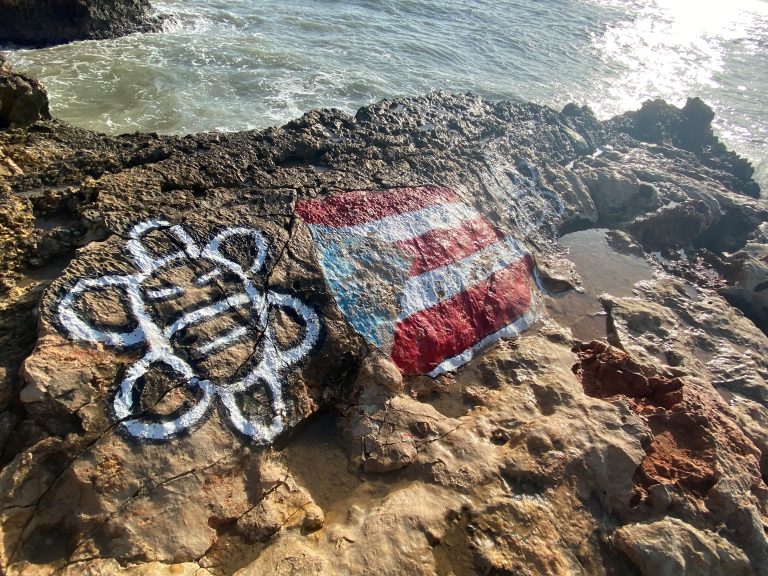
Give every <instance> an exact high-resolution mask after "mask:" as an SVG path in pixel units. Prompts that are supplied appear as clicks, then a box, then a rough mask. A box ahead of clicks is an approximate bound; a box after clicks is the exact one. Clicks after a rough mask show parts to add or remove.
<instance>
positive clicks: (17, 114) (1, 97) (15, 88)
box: [0, 6, 51, 177]
mask: <svg viewBox="0 0 768 576" xmlns="http://www.w3.org/2000/svg"><path fill="white" fill-rule="evenodd" d="M0 9H2V10H3V15H4V18H3V24H0V28H1V27H2V26H3V25H4V24H5V22H6V19H5V14H6V10H8V8H6V7H3V6H0ZM1 38H2V32H0V42H2V40H1ZM50 118H51V114H50V112H49V111H48V94H46V92H45V88H43V86H42V84H40V82H38V81H37V80H35V79H34V78H30V77H28V76H25V75H24V74H18V73H16V72H13V71H12V70H11V66H10V65H9V64H8V63H7V62H6V60H5V56H4V55H3V53H2V52H0V130H3V129H5V128H15V127H18V126H27V125H29V124H32V123H33V122H36V121H38V120H50ZM18 173H19V168H18V166H16V165H15V164H14V163H13V161H12V160H10V159H6V158H4V156H3V154H2V151H0V176H6V177H8V176H15V175H17V174H18Z"/></svg>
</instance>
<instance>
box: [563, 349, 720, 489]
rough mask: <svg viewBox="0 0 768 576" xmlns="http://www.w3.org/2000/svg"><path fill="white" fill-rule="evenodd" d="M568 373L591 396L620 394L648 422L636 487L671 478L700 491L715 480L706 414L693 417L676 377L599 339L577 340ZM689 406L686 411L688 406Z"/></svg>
mask: <svg viewBox="0 0 768 576" xmlns="http://www.w3.org/2000/svg"><path fill="white" fill-rule="evenodd" d="M573 351H574V352H575V353H576V355H577V357H578V359H579V361H578V362H577V363H576V364H574V365H573V368H572V370H573V373H574V374H576V376H577V377H578V378H579V380H580V381H581V384H582V386H583V387H584V392H585V393H587V394H588V395H590V396H593V397H596V398H614V397H617V396H624V397H626V398H627V399H628V400H629V406H630V408H631V409H632V410H633V411H635V412H636V413H637V414H638V415H640V416H641V417H643V418H644V419H645V421H646V422H647V423H648V426H649V427H650V429H651V431H652V432H653V438H652V439H651V442H650V444H649V445H648V446H647V447H646V448H645V451H646V456H645V457H644V458H643V461H642V462H641V464H640V467H639V468H638V470H637V473H636V475H635V481H636V482H637V484H638V487H639V488H640V493H639V494H638V496H639V497H642V495H643V493H644V489H646V488H649V487H650V486H653V485H655V484H670V485H674V486H676V487H678V488H679V489H681V490H683V491H684V492H686V493H688V494H692V495H695V496H699V497H703V496H704V495H706V493H707V492H708V491H709V490H710V488H712V486H714V484H715V482H716V481H717V475H716V472H715V461H716V458H715V441H714V437H713V436H712V434H711V433H710V431H709V430H708V429H707V428H706V426H705V424H706V422H707V419H706V418H703V419H702V418H696V417H695V415H694V414H693V412H695V410H693V409H692V407H691V406H689V403H687V402H686V401H685V397H684V394H683V380H682V379H681V378H680V377H674V376H667V375H659V374H658V373H657V370H656V369H655V368H653V367H650V366H644V365H642V364H638V363H637V362H635V361H634V360H632V358H630V356H629V354H627V353H626V352H624V351H623V350H621V349H619V348H615V347H613V346H610V345H608V344H606V343H604V342H599V341H592V342H590V343H588V344H580V345H578V346H576V347H575V348H574V349H573ZM688 408H691V413H689V412H687V409H688Z"/></svg>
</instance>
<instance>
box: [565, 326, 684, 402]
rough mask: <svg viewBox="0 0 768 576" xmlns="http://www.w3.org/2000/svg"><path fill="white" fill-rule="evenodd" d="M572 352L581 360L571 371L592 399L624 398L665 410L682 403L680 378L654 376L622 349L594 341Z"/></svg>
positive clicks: (577, 347)
mask: <svg viewBox="0 0 768 576" xmlns="http://www.w3.org/2000/svg"><path fill="white" fill-rule="evenodd" d="M573 351H574V352H575V353H576V356H577V357H578V359H579V361H578V362H577V363H576V364H574V365H573V367H572V370H573V373H574V374H576V376H577V377H578V378H579V380H581V384H582V386H584V392H586V393H587V394H588V395H589V396H594V397H596V398H610V397H613V396H619V395H621V396H627V397H629V398H634V399H638V400H641V399H642V401H644V402H647V403H650V404H652V405H654V406H663V407H665V408H670V407H672V406H674V405H675V404H677V403H678V402H680V401H681V400H682V391H681V389H682V387H683V382H682V380H681V379H680V378H676V377H668V376H659V375H655V374H653V372H652V370H650V369H648V368H647V367H645V366H642V365H640V364H638V363H637V362H635V361H634V360H632V359H631V358H630V357H629V355H628V354H627V353H626V352H624V351H623V350H621V349H619V348H614V347H613V346H609V345H608V344H606V343H604V342H600V341H597V340H593V341H592V342H590V343H588V344H580V345H578V346H576V347H575V348H574V349H573Z"/></svg>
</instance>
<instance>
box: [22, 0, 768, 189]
mask: <svg viewBox="0 0 768 576" xmlns="http://www.w3.org/2000/svg"><path fill="white" fill-rule="evenodd" d="M153 4H154V6H155V7H156V9H157V10H158V11H159V12H161V13H163V14H165V15H167V16H168V19H167V22H166V26H165V30H164V31H163V32H162V33H156V34H135V35H131V36H127V37H124V38H119V39H115V40H106V41H85V42H74V43H72V44H68V45H65V46H57V47H53V48H46V49H40V50H12V51H11V53H10V59H11V62H12V63H13V64H14V65H15V66H16V67H17V68H18V69H20V70H22V71H26V72H29V73H30V74H33V75H34V76H37V77H38V78H41V79H42V80H43V82H44V83H45V85H46V87H47V88H48V90H49V92H50V96H51V107H52V111H53V113H54V114H55V115H57V116H58V117H60V118H63V119H65V120H68V121H70V122H72V123H74V124H76V125H78V126H84V127H87V128H91V129H95V130H101V131H104V132H108V133H112V134H116V133H122V132H133V131H137V130H139V131H155V132H163V133H171V134H184V133H189V132H197V131H202V130H225V131H231V130H245V129H252V128H263V127H266V126H271V125H279V124H282V123H284V122H286V121H288V120H290V119H292V118H295V117H297V116H299V115H301V114H302V113H303V112H306V111H308V110H311V109H313V108H318V107H335V108H340V109H342V110H345V111H347V112H354V110H355V109H357V108H358V107H360V106H362V105H365V104H368V103H371V102H374V101H377V100H379V99H381V98H385V97H396V96H404V95H418V94H423V93H425V92H427V91H430V90H448V91H453V92H468V91H471V92H473V93H475V94H479V95H482V96H487V97H489V98H493V99H508V100H513V101H522V100H532V101H534V102H538V103H541V104H547V105H550V106H553V107H555V108H560V107H561V106H563V105H564V104H566V103H567V102H570V101H573V102H576V103H578V104H588V105H589V106H591V107H592V108H593V110H594V111H595V112H596V113H597V115H598V116H599V117H600V118H606V117H609V116H611V115H614V114H618V113H621V112H623V111H626V110H631V109H636V108H638V107H639V105H640V104H641V103H642V102H643V101H644V100H646V99H648V98H657V97H660V98H665V99H666V100H667V101H669V102H671V103H674V104H677V105H681V104H683V103H684V102H685V99H686V97H688V96H700V97H701V98H703V99H704V100H705V101H706V102H708V103H709V104H710V105H711V106H712V107H713V108H714V109H715V112H716V113H717V118H716V120H715V124H716V129H717V131H718V133H719V134H720V135H721V136H722V137H723V139H724V140H725V141H726V143H727V144H728V145H729V146H730V147H732V148H733V149H735V150H736V151H738V152H739V153H741V154H743V155H745V156H747V157H748V158H749V159H750V160H752V161H753V163H754V164H755V166H756V168H757V171H758V179H759V180H760V182H761V183H762V185H763V187H764V188H768V0H729V1H728V2H725V1H722V0H343V1H342V0H283V1H282V2H264V1H261V0H227V1H226V2H224V1H221V0H215V1H202V0H184V1H183V2H182V1H181V0H154V2H153Z"/></svg>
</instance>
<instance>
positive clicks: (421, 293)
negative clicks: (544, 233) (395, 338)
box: [397, 236, 526, 320]
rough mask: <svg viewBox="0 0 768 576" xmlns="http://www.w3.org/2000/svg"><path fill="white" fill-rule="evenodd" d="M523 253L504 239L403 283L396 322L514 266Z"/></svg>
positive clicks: (514, 244)
mask: <svg viewBox="0 0 768 576" xmlns="http://www.w3.org/2000/svg"><path fill="white" fill-rule="evenodd" d="M525 253H526V252H525V250H523V249H522V248H521V247H520V245H519V244H518V243H517V240H515V239H514V238H512V237H511V236H507V237H506V238H503V239H502V240H499V241H498V242H494V243H493V244H491V245H490V246H486V247H485V248H483V249H482V250H479V251H478V252H475V253H474V254H471V255H469V256H467V257H466V258H464V259H463V260H459V261H458V262H453V263H451V264H448V265H446V266H443V267H441V268H436V269H435V270H430V271H429V272H424V273H423V274H420V275H418V276H414V277H413V278H409V279H408V280H407V281H406V282H405V287H404V289H403V296H402V298H401V299H400V315H399V316H398V318H397V319H398V320H405V319H406V318H408V316H410V315H411V314H415V313H417V312H421V311H422V310H426V309H427V308H431V307H432V306H435V305H437V304H439V303H440V302H442V301H443V300H446V299H448V298H451V297H452V296H455V295H456V294H459V293H460V292H464V291H465V290H469V289H470V288H471V287H472V286H474V285H475V284H478V283H480V282H482V281H483V280H486V279H487V278H489V277H490V276H491V275H492V274H495V273H496V272H498V271H499V270H503V269H504V268H506V267H507V266H509V265H511V264H513V263H515V262H517V261H518V260H520V258H522V257H523V255H524V254H525Z"/></svg>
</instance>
